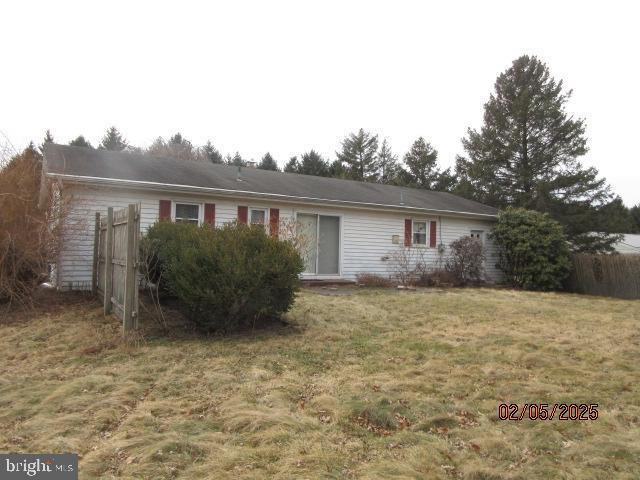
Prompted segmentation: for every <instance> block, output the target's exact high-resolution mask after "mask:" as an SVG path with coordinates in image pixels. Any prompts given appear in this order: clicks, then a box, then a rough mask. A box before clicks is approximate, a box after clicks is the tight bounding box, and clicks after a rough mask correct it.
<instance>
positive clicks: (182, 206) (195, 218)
mask: <svg viewBox="0 0 640 480" xmlns="http://www.w3.org/2000/svg"><path fill="white" fill-rule="evenodd" d="M175 222H176V223H194V224H196V225H198V223H200V205H197V204H193V203H176V215H175Z"/></svg>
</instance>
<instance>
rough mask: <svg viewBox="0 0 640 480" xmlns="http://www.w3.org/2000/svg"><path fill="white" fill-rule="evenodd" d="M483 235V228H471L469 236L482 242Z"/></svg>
mask: <svg viewBox="0 0 640 480" xmlns="http://www.w3.org/2000/svg"><path fill="white" fill-rule="evenodd" d="M483 237H484V231H483V230H471V238H477V239H478V240H480V243H482V241H483Z"/></svg>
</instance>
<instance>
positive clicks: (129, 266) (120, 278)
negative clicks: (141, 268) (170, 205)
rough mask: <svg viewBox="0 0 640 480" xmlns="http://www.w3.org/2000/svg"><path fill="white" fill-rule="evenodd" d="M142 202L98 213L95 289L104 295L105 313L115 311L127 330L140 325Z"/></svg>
mask: <svg viewBox="0 0 640 480" xmlns="http://www.w3.org/2000/svg"><path fill="white" fill-rule="evenodd" d="M139 238H140V206H139V205H135V204H130V205H129V206H128V208H124V209H122V210H117V211H114V210H113V207H109V209H108V211H107V215H106V217H101V216H100V214H99V213H96V224H95V237H94V243H93V282H92V289H93V291H94V292H95V293H97V294H99V295H100V296H101V297H102V298H103V304H104V313H105V315H107V314H109V313H115V314H116V315H117V316H118V317H119V318H120V319H122V324H123V328H124V331H128V330H131V329H135V328H138V283H137V278H136V277H137V268H138V242H139Z"/></svg>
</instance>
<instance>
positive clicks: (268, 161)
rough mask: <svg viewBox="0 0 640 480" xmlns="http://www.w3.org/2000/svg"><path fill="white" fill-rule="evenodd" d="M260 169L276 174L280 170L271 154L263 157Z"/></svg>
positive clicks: (259, 165)
mask: <svg viewBox="0 0 640 480" xmlns="http://www.w3.org/2000/svg"><path fill="white" fill-rule="evenodd" d="M258 168H260V169H261V170H273V171H274V172H277V171H279V170H280V169H279V168H278V163H277V162H276V161H275V160H274V159H273V157H272V156H271V154H270V153H269V152H267V153H265V154H264V157H262V160H260V163H259V164H258Z"/></svg>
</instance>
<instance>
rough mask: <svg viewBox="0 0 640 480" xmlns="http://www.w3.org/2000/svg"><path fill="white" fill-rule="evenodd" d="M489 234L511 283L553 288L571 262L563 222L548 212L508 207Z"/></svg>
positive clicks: (564, 274)
mask: <svg viewBox="0 0 640 480" xmlns="http://www.w3.org/2000/svg"><path fill="white" fill-rule="evenodd" d="M491 237H492V238H493V239H494V240H495V242H496V246H497V247H498V249H499V255H500V257H499V263H498V267H499V268H500V269H501V270H502V271H503V272H504V274H505V277H506V280H507V281H508V282H509V283H510V284H511V285H513V286H516V287H522V288H526V289H531V290H553V289H558V288H560V287H561V286H562V282H563V280H564V279H565V278H566V277H567V275H568V274H569V271H570V268H571V263H570V259H569V246H568V243H567V239H566V237H565V234H564V232H563V230H562V226H561V225H560V224H559V223H558V222H556V221H555V220H553V219H552V218H551V217H550V216H549V215H547V214H543V213H539V212H535V211H532V210H525V209H522V208H515V209H514V208H507V209H506V210H504V211H502V212H500V214H499V216H498V222H497V224H496V225H495V227H494V229H493V232H492V233H491Z"/></svg>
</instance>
